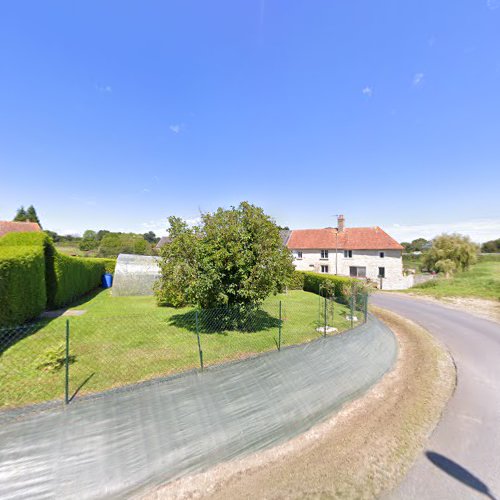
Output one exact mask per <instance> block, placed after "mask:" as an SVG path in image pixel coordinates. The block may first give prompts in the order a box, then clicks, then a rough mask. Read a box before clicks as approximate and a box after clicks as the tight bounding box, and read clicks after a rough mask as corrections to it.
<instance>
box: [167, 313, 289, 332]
mask: <svg viewBox="0 0 500 500" xmlns="http://www.w3.org/2000/svg"><path fill="white" fill-rule="evenodd" d="M169 324H170V325H172V326H175V327H177V328H183V329H186V330H189V331H191V332H194V333H196V331H198V332H199V333H210V334H213V333H217V334H220V335H227V334H228V332H231V331H238V332H242V333H256V332H260V331H265V330H271V329H273V328H278V327H279V325H280V320H279V318H275V317H273V316H271V315H270V314H269V313H267V312H266V311H263V310H262V309H254V310H250V311H242V310H239V309H231V308H229V309H228V308H220V309H201V310H198V311H196V310H193V311H188V312H186V313H183V314H175V315H174V316H172V317H171V318H170V320H169Z"/></svg>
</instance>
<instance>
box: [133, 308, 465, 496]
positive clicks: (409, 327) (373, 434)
mask: <svg viewBox="0 0 500 500" xmlns="http://www.w3.org/2000/svg"><path fill="white" fill-rule="evenodd" d="M373 312H374V313H375V314H376V315H377V316H378V317H379V318H380V319H381V320H382V321H384V322H385V323H386V324H387V325H388V326H389V327H390V328H391V329H392V331H393V332H394V333H395V335H396V337H397V340H398V344H399V356H398V360H397V363H396V365H395V368H394V369H393V370H392V371H391V372H389V373H388V374H387V375H385V376H384V378H383V379H382V380H381V382H379V383H378V384H377V385H376V386H375V387H373V388H372V389H371V390H370V391H368V392H367V393H366V394H365V395H364V396H363V397H361V398H360V399H358V400H356V401H354V402H352V403H349V404H347V405H346V406H345V407H344V408H343V409H342V410H341V411H340V412H338V413H336V414H335V415H333V416H332V417H331V418H329V419H328V420H326V421H324V422H323V423H321V424H318V425H316V426H314V427H313V428H311V429H310V430H309V431H308V432H306V433H304V434H302V435H300V436H298V437H297V438H294V439H292V440H290V441H288V442H286V443H284V444H282V445H279V446H275V447H273V448H271V449H269V450H266V451H264V452H260V453H255V454H252V455H250V456H248V457H245V458H243V459H240V460H235V461H231V462H226V463H223V464H220V465H219V466H216V467H214V468H212V469H210V470H208V471H206V472H204V473H201V474H196V475H193V476H188V477H184V478H181V479H179V480H177V481H175V482H172V483H169V484H167V485H164V486H161V487H159V488H156V489H155V490H154V491H150V492H148V493H147V494H145V495H142V496H141V498H143V499H163V498H175V499H186V498H211V499H234V498H268V499H271V498H273V499H278V498H304V497H307V498H373V497H378V496H380V495H382V494H383V493H385V492H388V491H390V490H391V489H392V488H393V487H394V486H396V485H397V484H398V483H399V482H400V481H401V480H402V479H403V477H404V476H405V474H406V472H407V471H408V470H409V468H410V467H411V465H412V463H413V462H414V460H415V458H416V457H417V455H418V453H419V451H420V450H421V449H422V447H423V446H424V443H425V442H426V439H427V437H428V436H429V434H430V433H431V431H432V430H433V429H434V427H435V426H436V424H437V422H438V421H439V418H440V416H441V414H442V412H443V409H444V407H445V405H446V402H447V401H448V399H449V398H450V396H451V394H452V393H453V390H454V387H455V383H456V371H455V366H454V363H453V360H452V358H451V356H450V355H449V353H448V351H446V349H444V348H443V346H442V345H441V344H440V343H439V342H438V341H437V340H435V339H434V337H432V336H431V335H430V334H429V333H428V332H427V331H426V330H424V329H423V328H421V327H419V326H417V325H416V324H415V323H413V322H411V321H409V320H406V319H404V318H402V317H401V316H398V315H396V314H394V313H391V312H388V311H386V310H383V309H379V308H373Z"/></svg>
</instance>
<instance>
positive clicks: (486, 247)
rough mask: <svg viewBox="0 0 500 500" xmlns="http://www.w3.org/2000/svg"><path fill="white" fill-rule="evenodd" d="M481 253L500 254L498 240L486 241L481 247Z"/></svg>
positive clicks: (499, 239)
mask: <svg viewBox="0 0 500 500" xmlns="http://www.w3.org/2000/svg"><path fill="white" fill-rule="evenodd" d="M481 252H484V253H499V252H500V238H498V239H497V240H490V241H486V242H485V243H483V244H482V245H481Z"/></svg>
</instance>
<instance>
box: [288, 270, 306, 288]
mask: <svg viewBox="0 0 500 500" xmlns="http://www.w3.org/2000/svg"><path fill="white" fill-rule="evenodd" d="M287 287H288V288H289V289H290V290H303V289H304V273H303V272H300V271H294V272H293V273H292V274H291V276H290V279H289V280H288V283H287Z"/></svg>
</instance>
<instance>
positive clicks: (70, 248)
mask: <svg viewBox="0 0 500 500" xmlns="http://www.w3.org/2000/svg"><path fill="white" fill-rule="evenodd" d="M54 246H55V247H56V248H57V250H58V251H59V252H61V253H63V254H65V255H76V256H78V257H96V256H97V250H89V251H88V252H82V251H81V250H80V249H79V248H78V243H73V242H71V241H69V242H63V243H54Z"/></svg>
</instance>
